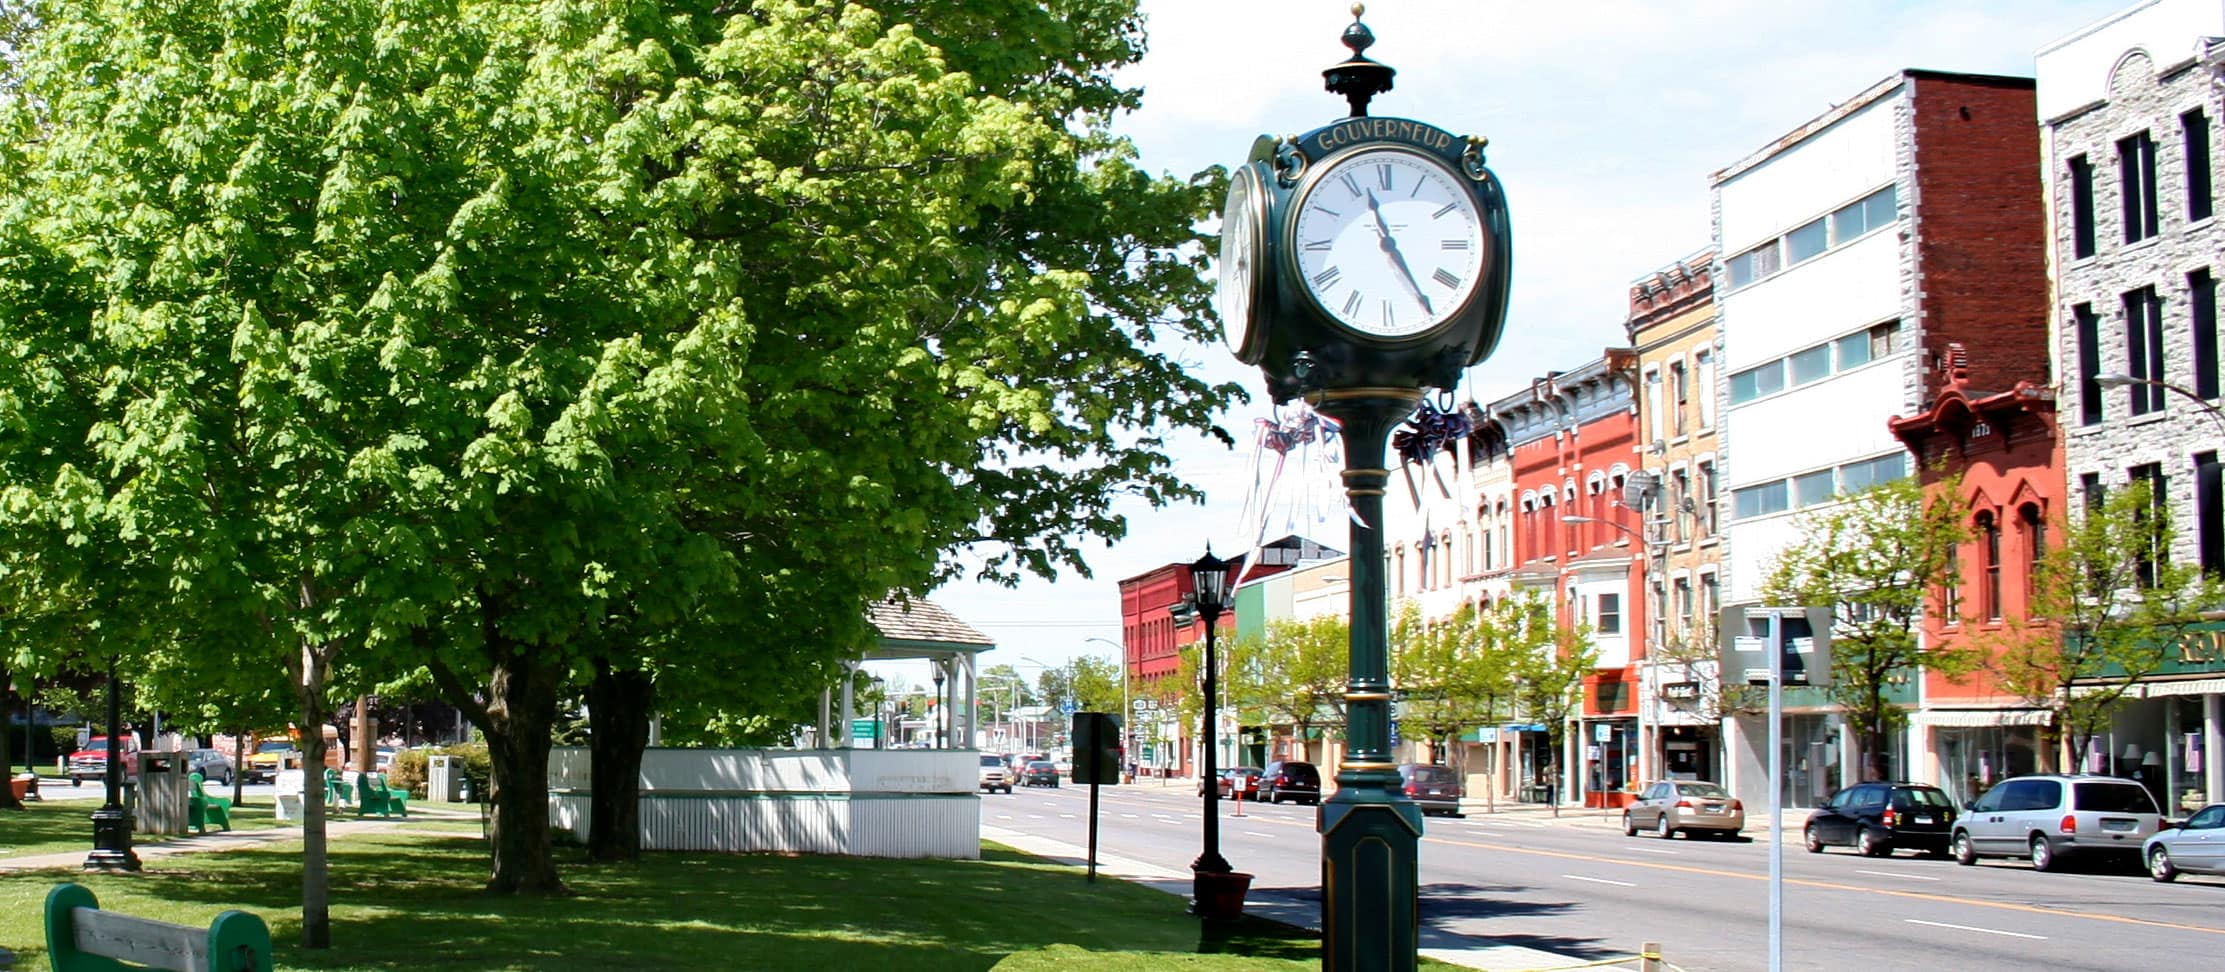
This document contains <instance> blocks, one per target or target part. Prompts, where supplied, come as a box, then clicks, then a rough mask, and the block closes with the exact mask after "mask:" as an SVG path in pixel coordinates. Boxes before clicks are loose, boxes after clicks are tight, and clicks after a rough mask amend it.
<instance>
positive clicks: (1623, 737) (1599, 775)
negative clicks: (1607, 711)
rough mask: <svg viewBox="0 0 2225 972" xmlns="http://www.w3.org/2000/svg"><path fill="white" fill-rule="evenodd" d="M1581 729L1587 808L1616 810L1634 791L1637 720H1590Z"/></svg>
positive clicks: (1636, 779)
mask: <svg viewBox="0 0 2225 972" xmlns="http://www.w3.org/2000/svg"><path fill="white" fill-rule="evenodd" d="M1579 725H1580V726H1581V727H1582V733H1583V746H1584V750H1583V752H1584V765H1583V776H1582V784H1581V785H1582V786H1583V791H1584V805H1585V806H1587V807H1619V806H1624V805H1626V803H1627V800H1628V797H1629V796H1630V794H1632V793H1634V792H1635V791H1636V789H1637V784H1638V782H1639V780H1638V745H1637V742H1638V720H1636V719H1590V720H1586V721H1584V722H1582V723H1579Z"/></svg>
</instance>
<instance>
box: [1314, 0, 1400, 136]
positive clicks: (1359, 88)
mask: <svg viewBox="0 0 2225 972" xmlns="http://www.w3.org/2000/svg"><path fill="white" fill-rule="evenodd" d="M1365 13H1367V5H1366V4H1360V3H1355V4H1353V5H1352V25H1351V26H1349V27H1346V28H1344V37H1343V38H1342V40H1343V41H1344V46H1345V47H1346V48H1349V49H1350V50H1351V51H1352V56H1351V57H1348V58H1346V59H1345V60H1344V63H1342V64H1338V65H1336V66H1334V67H1331V68H1329V69H1327V70H1324V71H1322V72H1321V78H1322V81H1323V82H1325V84H1326V86H1327V87H1328V89H1329V90H1330V91H1333V92H1335V93H1337V94H1340V95H1343V96H1344V100H1345V102H1346V103H1347V104H1349V105H1351V106H1352V117H1354V118H1366V117H1367V103H1368V100H1369V99H1371V98H1374V97H1375V96H1376V95H1378V94H1381V93H1382V92H1385V91H1389V90H1391V77H1392V76H1393V75H1395V74H1397V73H1398V71H1397V70H1395V69H1393V68H1392V67H1390V66H1389V65H1387V64H1380V63H1377V62H1375V61H1373V60H1370V59H1369V58H1368V56H1367V49H1368V48H1369V47H1372V46H1374V44H1375V32H1374V31H1372V30H1369V29H1367V25H1366V24H1364V23H1361V22H1360V16H1361V15H1362V14H1365Z"/></svg>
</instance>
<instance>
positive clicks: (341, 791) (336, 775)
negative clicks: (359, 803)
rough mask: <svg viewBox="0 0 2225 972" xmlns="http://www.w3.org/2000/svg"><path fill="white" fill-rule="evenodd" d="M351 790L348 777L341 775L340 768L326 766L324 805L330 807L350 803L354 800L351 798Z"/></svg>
mask: <svg viewBox="0 0 2225 972" xmlns="http://www.w3.org/2000/svg"><path fill="white" fill-rule="evenodd" d="M349 792H350V791H349V788H348V778H347V777H346V776H343V775H341V773H340V771H339V770H336V769H333V768H331V767H329V766H327V767H325V771H324V805H325V806H328V807H344V806H347V805H348V804H349V803H352V802H354V801H352V800H350V799H349V797H348V794H349Z"/></svg>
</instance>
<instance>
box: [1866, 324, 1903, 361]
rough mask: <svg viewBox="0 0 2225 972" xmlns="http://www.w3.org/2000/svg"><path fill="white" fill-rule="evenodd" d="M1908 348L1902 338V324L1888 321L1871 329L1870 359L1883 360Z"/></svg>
mask: <svg viewBox="0 0 2225 972" xmlns="http://www.w3.org/2000/svg"><path fill="white" fill-rule="evenodd" d="M1906 346H1907V343H1906V342H1905V341H1904V340H1903V339H1902V338H1901V322H1899V321H1886V322H1885V323H1883V324H1878V325H1874V326H1872V327H1871V328H1870V357H1872V358H1882V357H1884V356H1886V355H1888V354H1892V353H1893V352H1895V351H1898V350H1900V349H1901V348H1903V347H1906Z"/></svg>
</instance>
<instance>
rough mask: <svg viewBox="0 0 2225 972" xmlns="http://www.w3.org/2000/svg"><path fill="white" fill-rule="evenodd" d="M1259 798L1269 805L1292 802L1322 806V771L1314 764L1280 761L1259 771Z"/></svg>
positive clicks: (1288, 760) (1292, 760)
mask: <svg viewBox="0 0 2225 972" xmlns="http://www.w3.org/2000/svg"><path fill="white" fill-rule="evenodd" d="M1259 798H1260V799H1262V800H1265V801H1267V802H1268V803H1281V802H1283V801H1284V800H1290V801H1292V802H1295V803H1304V804H1307V805H1309V806H1319V805H1320V804H1321V771H1320V770H1317V769H1314V768H1313V764H1312V763H1301V762H1299V761H1297V760H1294V759H1278V760H1275V761H1274V762H1272V763H1268V764H1267V768H1266V769H1263V770H1260V771H1259Z"/></svg>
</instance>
